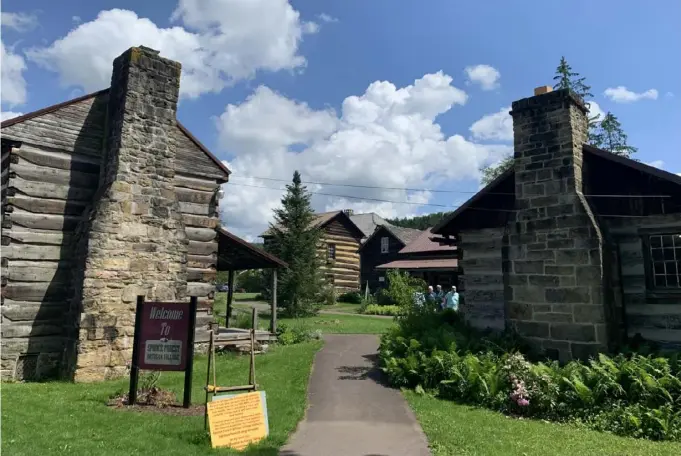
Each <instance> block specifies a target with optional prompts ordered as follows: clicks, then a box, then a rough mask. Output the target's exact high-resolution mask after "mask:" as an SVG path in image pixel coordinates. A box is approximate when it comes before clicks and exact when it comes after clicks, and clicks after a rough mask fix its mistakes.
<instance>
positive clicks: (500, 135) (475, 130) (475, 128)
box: [470, 106, 513, 141]
mask: <svg viewBox="0 0 681 456" xmlns="http://www.w3.org/2000/svg"><path fill="white" fill-rule="evenodd" d="M510 112H511V107H510V106H506V107H505V108H501V109H500V110H499V112H495V113H492V114H487V115H485V116H483V117H482V118H481V119H479V120H476V121H475V122H474V123H473V125H471V127H470V131H471V133H472V134H473V137H474V138H475V139H492V140H499V141H513V118H512V117H511V114H509V113H510Z"/></svg>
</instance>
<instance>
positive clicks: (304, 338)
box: [277, 323, 322, 345]
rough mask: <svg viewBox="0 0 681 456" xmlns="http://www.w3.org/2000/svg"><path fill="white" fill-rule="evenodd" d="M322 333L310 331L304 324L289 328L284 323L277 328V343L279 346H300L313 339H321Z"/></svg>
mask: <svg viewBox="0 0 681 456" xmlns="http://www.w3.org/2000/svg"><path fill="white" fill-rule="evenodd" d="M321 337H322V333H321V331H319V330H310V329H309V328H308V327H307V326H305V325H304V324H296V325H293V326H289V325H287V324H285V323H281V324H279V326H278V327H277V342H279V343H280V344H281V345H293V344H300V343H302V342H308V341H310V340H313V339H321Z"/></svg>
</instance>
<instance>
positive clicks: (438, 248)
mask: <svg viewBox="0 0 681 456" xmlns="http://www.w3.org/2000/svg"><path fill="white" fill-rule="evenodd" d="M431 230H432V229H428V230H425V231H423V232H421V233H420V234H419V236H418V237H417V238H416V239H414V240H413V241H412V242H410V243H409V244H407V245H406V246H405V247H404V248H403V249H402V250H400V251H399V253H400V254H402V253H419V252H450V251H452V250H456V246H454V245H447V244H444V238H443V237H442V236H438V235H436V234H433V232H432V231H431Z"/></svg>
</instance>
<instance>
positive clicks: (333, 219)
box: [260, 211, 365, 293]
mask: <svg viewBox="0 0 681 456" xmlns="http://www.w3.org/2000/svg"><path fill="white" fill-rule="evenodd" d="M350 215H351V213H348V211H335V212H324V213H321V214H317V215H316V216H315V219H314V221H313V222H312V224H313V226H314V227H317V228H319V229H320V230H321V231H322V239H321V242H320V244H319V246H318V249H317V254H318V255H319V258H320V259H321V260H322V269H323V271H324V277H325V278H326V280H327V282H328V283H329V284H331V285H333V287H334V288H335V289H336V291H338V292H341V293H342V292H347V291H357V290H359V285H360V281H359V272H360V261H359V252H358V250H359V247H360V244H361V241H362V239H363V238H364V237H365V234H364V232H363V231H362V230H361V229H360V228H359V227H358V226H357V225H356V224H355V223H353V221H352V220H351V218H350ZM260 237H262V238H263V239H264V241H265V245H267V244H268V243H270V242H272V231H271V229H268V230H267V231H265V232H264V233H262V234H261V235H260Z"/></svg>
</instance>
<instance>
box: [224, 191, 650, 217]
mask: <svg viewBox="0 0 681 456" xmlns="http://www.w3.org/2000/svg"><path fill="white" fill-rule="evenodd" d="M231 185H235V186H237V187H252V188H263V189H266V190H277V191H283V190H285V189H283V188H274V187H265V186H261V185H252V184H231ZM308 193H310V194H311V195H321V196H333V197H336V198H347V199H356V200H361V201H374V202H380V203H391V204H410V205H415V206H434V207H442V208H446V209H458V208H459V207H460V206H452V205H447V204H437V203H415V202H413V201H391V200H385V199H380V198H367V197H363V196H351V195H338V194H335V193H323V192H312V191H311V192H308ZM466 210H473V211H482V212H502V213H517V212H520V211H518V210H517V209H492V208H485V207H467V208H466ZM597 217H608V218H648V217H649V216H647V215H617V214H598V215H597Z"/></svg>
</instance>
